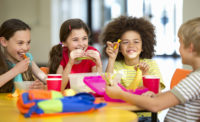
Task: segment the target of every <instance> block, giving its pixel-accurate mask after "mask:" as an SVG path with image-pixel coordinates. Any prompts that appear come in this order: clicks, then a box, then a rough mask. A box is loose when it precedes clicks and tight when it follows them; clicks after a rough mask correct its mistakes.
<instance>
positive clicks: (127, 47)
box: [120, 30, 142, 60]
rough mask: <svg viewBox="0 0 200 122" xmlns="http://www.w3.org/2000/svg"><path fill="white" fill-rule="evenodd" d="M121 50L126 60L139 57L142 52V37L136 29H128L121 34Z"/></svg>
mask: <svg viewBox="0 0 200 122" xmlns="http://www.w3.org/2000/svg"><path fill="white" fill-rule="evenodd" d="M121 40H122V41H121V43H120V51H121V53H122V55H123V56H124V58H125V60H133V59H139V56H140V53H141V52H142V39H141V37H140V34H139V33H138V32H136V31H132V30H131V31H126V32H125V33H124V34H123V35H122V36H121Z"/></svg>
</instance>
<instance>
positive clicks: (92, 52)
mask: <svg viewBox="0 0 200 122" xmlns="http://www.w3.org/2000/svg"><path fill="white" fill-rule="evenodd" d="M85 56H88V57H91V58H93V59H94V60H95V63H96V65H98V66H99V65H101V57H100V54H99V53H98V52H97V51H95V50H87V51H86V52H85Z"/></svg>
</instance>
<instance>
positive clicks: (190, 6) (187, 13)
mask: <svg viewBox="0 0 200 122" xmlns="http://www.w3.org/2000/svg"><path fill="white" fill-rule="evenodd" d="M199 5H200V0H183V22H185V21H187V20H189V19H192V18H195V17H200V12H199V11H200V7H199Z"/></svg>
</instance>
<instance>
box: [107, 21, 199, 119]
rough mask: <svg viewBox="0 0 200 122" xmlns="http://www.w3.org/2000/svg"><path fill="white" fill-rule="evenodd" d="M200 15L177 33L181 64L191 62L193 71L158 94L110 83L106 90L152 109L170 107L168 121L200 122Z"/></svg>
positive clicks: (108, 92)
mask: <svg viewBox="0 0 200 122" xmlns="http://www.w3.org/2000/svg"><path fill="white" fill-rule="evenodd" d="M199 33H200V17H198V18H195V19H192V20H189V21H187V22H186V23H184V24H183V25H182V26H181V27H180V29H179V32H178V37H179V42H180V47H179V52H180V55H181V57H182V63H183V64H188V65H191V66H192V68H193V72H192V73H190V74H189V75H188V76H187V77H186V78H185V79H183V80H182V81H181V82H180V83H179V84H178V85H176V86H175V87H174V88H173V89H172V90H170V91H167V92H165V93H160V94H158V95H152V96H151V97H148V96H144V95H143V96H138V95H133V94H129V93H127V92H123V91H122V90H121V89H120V88H119V87H118V86H117V85H114V86H107V87H106V93H107V94H108V95H109V96H110V97H112V98H116V99H122V100H125V101H127V102H130V103H131V104H134V105H137V106H139V107H142V108H144V109H147V110H149V111H153V112H158V111H160V110H163V109H166V108H170V109H169V111H168V114H167V115H166V118H165V121H169V122H172V121H173V122H178V121H196V122H197V121H200V114H199V113H200V107H199V101H200V90H199V89H200V80H199V79H200V34H199Z"/></svg>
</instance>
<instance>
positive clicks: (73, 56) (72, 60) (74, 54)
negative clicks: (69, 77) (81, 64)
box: [69, 49, 84, 64]
mask: <svg viewBox="0 0 200 122" xmlns="http://www.w3.org/2000/svg"><path fill="white" fill-rule="evenodd" d="M82 56H84V50H81V49H76V50H73V51H71V52H70V56H69V62H70V63H71V64H74V63H75V59H76V58H78V57H82Z"/></svg>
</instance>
